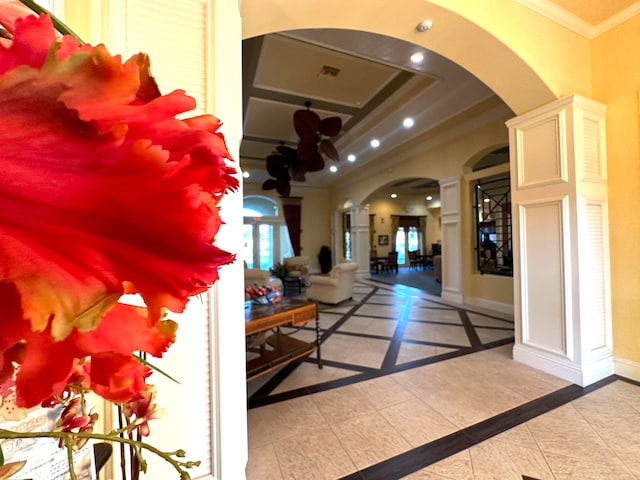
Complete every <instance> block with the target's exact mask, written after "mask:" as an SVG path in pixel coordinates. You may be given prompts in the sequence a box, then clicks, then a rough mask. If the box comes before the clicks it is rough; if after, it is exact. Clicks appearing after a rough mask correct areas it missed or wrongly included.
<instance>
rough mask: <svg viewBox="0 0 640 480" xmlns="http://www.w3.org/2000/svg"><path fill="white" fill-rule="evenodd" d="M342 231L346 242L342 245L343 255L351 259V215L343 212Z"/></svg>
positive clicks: (346, 258)
mask: <svg viewBox="0 0 640 480" xmlns="http://www.w3.org/2000/svg"><path fill="white" fill-rule="evenodd" d="M342 232H343V240H344V243H343V245H342V256H343V257H344V258H345V260H351V215H350V214H348V213H343V214H342Z"/></svg>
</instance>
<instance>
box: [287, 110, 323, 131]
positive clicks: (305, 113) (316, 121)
mask: <svg viewBox="0 0 640 480" xmlns="http://www.w3.org/2000/svg"><path fill="white" fill-rule="evenodd" d="M293 127H294V128H295V130H296V133H297V134H298V136H299V137H302V136H303V135H305V134H309V133H311V134H313V133H316V132H317V131H318V128H319V127H320V117H319V116H318V114H317V113H315V112H312V111H311V110H296V111H295V113H294V114H293Z"/></svg>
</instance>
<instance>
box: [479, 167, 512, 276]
mask: <svg viewBox="0 0 640 480" xmlns="http://www.w3.org/2000/svg"><path fill="white" fill-rule="evenodd" d="M475 206H476V207H475V210H476V215H475V219H476V252H477V255H476V258H477V267H478V270H479V271H480V273H482V274H485V273H490V274H493V275H505V276H513V259H512V253H511V252H512V251H513V250H512V243H511V181H510V177H509V174H501V175H498V176H494V177H490V178H484V179H481V180H478V182H477V183H476V188H475Z"/></svg>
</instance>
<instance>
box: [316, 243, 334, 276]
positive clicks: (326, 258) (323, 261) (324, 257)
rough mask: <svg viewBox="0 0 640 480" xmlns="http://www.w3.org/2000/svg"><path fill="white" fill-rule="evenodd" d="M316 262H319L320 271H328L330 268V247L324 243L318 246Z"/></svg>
mask: <svg viewBox="0 0 640 480" xmlns="http://www.w3.org/2000/svg"><path fill="white" fill-rule="evenodd" d="M318 262H319V263H320V271H321V272H322V273H329V271H330V270H331V249H330V248H329V247H327V246H326V245H323V246H322V247H320V253H319V254H318Z"/></svg>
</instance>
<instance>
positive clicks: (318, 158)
mask: <svg viewBox="0 0 640 480" xmlns="http://www.w3.org/2000/svg"><path fill="white" fill-rule="evenodd" d="M305 166H306V167H307V171H309V172H319V171H320V170H322V169H323V168H324V159H323V158H322V155H320V153H319V152H316V153H315V155H314V156H313V157H311V159H310V160H308V161H307V162H305Z"/></svg>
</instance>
